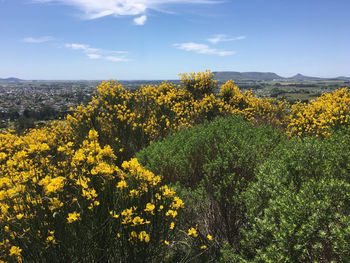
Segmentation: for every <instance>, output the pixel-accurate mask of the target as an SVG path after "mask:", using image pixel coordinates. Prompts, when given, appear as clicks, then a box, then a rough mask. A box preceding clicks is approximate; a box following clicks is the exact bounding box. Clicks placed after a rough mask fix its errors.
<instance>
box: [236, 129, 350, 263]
mask: <svg viewBox="0 0 350 263" xmlns="http://www.w3.org/2000/svg"><path fill="white" fill-rule="evenodd" d="M349 175H350V133H349V130H348V131H343V132H341V133H337V134H334V135H333V136H332V137H331V138H326V139H316V138H307V139H305V140H300V139H299V140H292V141H290V143H288V144H285V145H281V146H280V147H279V148H278V150H276V151H275V153H274V154H272V155H271V156H270V158H269V159H267V160H266V162H265V163H264V164H263V165H261V166H260V167H259V169H258V172H257V182H256V183H254V184H252V186H251V187H249V189H248V190H247V191H246V192H245V193H244V194H243V195H244V200H245V203H246V205H247V216H248V219H249V228H247V229H246V230H245V231H243V232H244V241H243V242H242V250H241V251H240V253H239V255H236V259H237V262H243V259H242V258H244V259H245V260H246V262H349V261H350V250H349V247H350V176H349Z"/></svg>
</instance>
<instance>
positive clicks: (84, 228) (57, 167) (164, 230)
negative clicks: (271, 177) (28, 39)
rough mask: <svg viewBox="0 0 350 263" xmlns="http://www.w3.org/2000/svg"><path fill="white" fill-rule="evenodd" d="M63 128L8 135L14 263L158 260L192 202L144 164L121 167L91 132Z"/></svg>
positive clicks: (8, 244) (4, 178)
mask: <svg viewBox="0 0 350 263" xmlns="http://www.w3.org/2000/svg"><path fill="white" fill-rule="evenodd" d="M68 135H69V129H66V128H65V127H64V126H61V125H59V124H56V125H53V126H51V127H50V128H44V129H35V130H32V131H31V132H29V133H28V134H26V135H25V136H23V137H17V136H16V135H13V134H12V133H7V134H3V135H1V137H0V149H1V161H0V164H1V171H2V172H1V173H2V174H1V177H0V207H1V214H0V229H1V240H0V251H1V259H2V260H8V261H14V260H17V261H22V259H24V260H26V261H28V260H29V261H36V262H38V261H43V260H44V261H50V262H54V261H57V262H59V261H61V260H62V258H65V260H67V261H69V262H73V261H88V262H92V261H95V260H97V259H99V260H101V259H104V260H106V261H109V260H117V259H118V260H120V258H122V259H123V260H122V261H123V262H130V261H138V260H140V259H147V258H149V259H150V260H151V259H152V260H155V259H156V258H159V257H162V255H164V253H165V250H166V248H167V246H160V244H161V241H162V240H169V241H171V240H172V236H173V235H172V232H174V227H175V224H176V220H177V215H178V211H179V210H180V209H181V208H183V206H184V203H183V202H182V200H181V199H180V198H178V197H177V196H176V195H175V192H174V191H173V189H172V188H170V187H168V186H166V185H162V184H161V177H159V176H155V175H154V174H153V173H151V172H149V171H147V170H145V169H144V168H143V167H142V166H140V165H139V164H138V162H137V160H136V159H132V160H131V161H129V162H123V164H122V166H121V168H119V167H118V166H116V165H115V159H116V156H115V155H114V153H113V150H112V148H111V147H110V146H108V145H107V146H104V147H101V146H100V144H99V143H98V133H97V132H96V131H95V130H90V132H89V134H88V137H87V138H85V140H84V141H83V142H82V144H81V145H78V146H76V145H74V143H73V142H71V141H69V140H68V139H69V136H68Z"/></svg>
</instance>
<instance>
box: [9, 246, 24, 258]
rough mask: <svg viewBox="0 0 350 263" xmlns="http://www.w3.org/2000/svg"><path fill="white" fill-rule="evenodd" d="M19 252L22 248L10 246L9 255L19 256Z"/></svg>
mask: <svg viewBox="0 0 350 263" xmlns="http://www.w3.org/2000/svg"><path fill="white" fill-rule="evenodd" d="M21 252H22V249H20V248H19V247H16V246H12V247H11V249H10V256H12V255H16V256H20V255H21Z"/></svg>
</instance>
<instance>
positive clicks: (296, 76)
mask: <svg viewBox="0 0 350 263" xmlns="http://www.w3.org/2000/svg"><path fill="white" fill-rule="evenodd" d="M289 79H294V80H318V79H322V78H317V77H309V76H304V75H302V74H300V73H298V74H296V75H295V76H293V77H290V78H289Z"/></svg>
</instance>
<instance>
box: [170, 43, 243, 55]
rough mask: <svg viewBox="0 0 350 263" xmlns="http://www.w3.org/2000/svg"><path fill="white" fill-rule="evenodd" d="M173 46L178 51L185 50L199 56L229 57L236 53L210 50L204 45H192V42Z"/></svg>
mask: <svg viewBox="0 0 350 263" xmlns="http://www.w3.org/2000/svg"><path fill="white" fill-rule="evenodd" d="M174 46H175V47H176V48H178V49H182V50H186V51H193V52H196V53H199V54H211V55H219V56H229V55H233V54H235V53H236V52H235V51H226V50H219V49H215V48H211V47H209V46H208V45H205V44H199V43H193V42H188V43H182V44H174Z"/></svg>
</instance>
